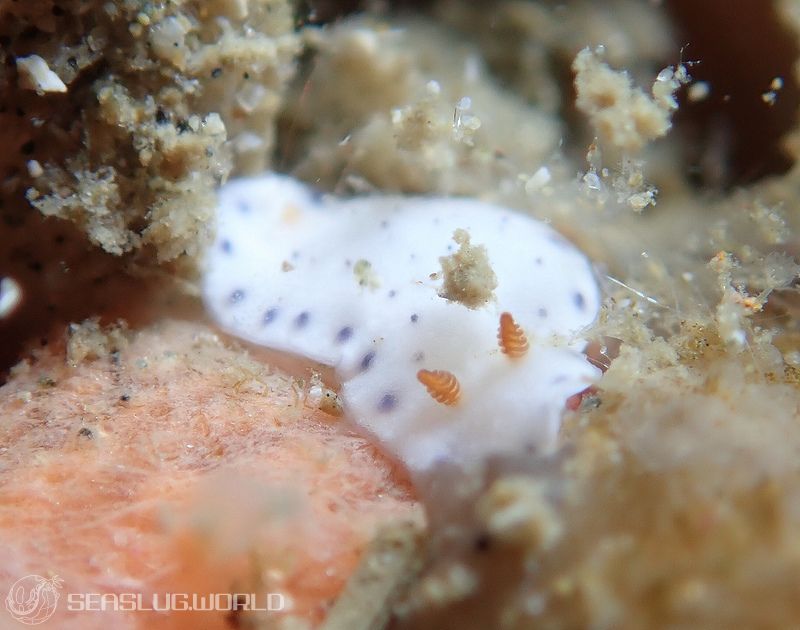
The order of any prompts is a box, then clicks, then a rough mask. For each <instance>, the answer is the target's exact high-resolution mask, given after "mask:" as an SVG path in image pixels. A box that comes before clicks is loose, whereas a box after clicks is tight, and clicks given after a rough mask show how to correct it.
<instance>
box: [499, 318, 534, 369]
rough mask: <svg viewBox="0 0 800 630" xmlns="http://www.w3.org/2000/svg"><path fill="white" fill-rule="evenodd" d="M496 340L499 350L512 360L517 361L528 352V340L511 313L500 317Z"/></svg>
mask: <svg viewBox="0 0 800 630" xmlns="http://www.w3.org/2000/svg"><path fill="white" fill-rule="evenodd" d="M497 340H498V341H499V342H500V349H501V350H502V351H503V353H504V354H507V355H508V356H510V357H511V358H512V359H518V358H519V357H522V356H524V355H525V353H526V352H527V351H528V338H527V337H526V336H525V331H523V330H522V328H520V327H519V325H518V324H517V322H515V321H514V318H513V317H511V313H503V314H502V315H500V328H499V329H498V331H497Z"/></svg>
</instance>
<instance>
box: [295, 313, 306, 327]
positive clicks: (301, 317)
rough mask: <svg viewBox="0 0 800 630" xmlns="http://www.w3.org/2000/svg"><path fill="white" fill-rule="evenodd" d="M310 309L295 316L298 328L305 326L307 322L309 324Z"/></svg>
mask: <svg viewBox="0 0 800 630" xmlns="http://www.w3.org/2000/svg"><path fill="white" fill-rule="evenodd" d="M309 317H310V316H309V314H308V311H303V312H302V313H300V314H299V315H298V316H297V317H295V318H294V325H295V326H296V327H297V328H303V327H304V326H305V325H306V324H308V319H309Z"/></svg>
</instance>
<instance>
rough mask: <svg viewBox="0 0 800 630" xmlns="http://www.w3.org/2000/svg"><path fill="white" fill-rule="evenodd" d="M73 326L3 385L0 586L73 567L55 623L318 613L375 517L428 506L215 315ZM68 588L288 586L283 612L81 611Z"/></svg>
mask: <svg viewBox="0 0 800 630" xmlns="http://www.w3.org/2000/svg"><path fill="white" fill-rule="evenodd" d="M73 333H74V334H73V336H72V338H70V339H68V340H67V341H66V343H58V344H53V345H51V346H49V347H46V348H43V349H41V350H37V351H36V352H35V353H34V354H33V355H32V358H30V359H28V360H27V361H26V362H23V363H22V364H20V365H19V366H17V368H16V369H15V370H14V372H13V374H12V377H11V379H10V380H9V382H8V383H7V384H6V385H5V386H3V387H2V388H0V409H1V410H2V414H3V416H4V418H3V422H2V424H0V505H2V506H3V507H2V509H0V539H2V541H3V544H2V545H0V584H2V585H5V584H11V583H13V582H14V580H16V579H18V578H20V577H22V576H25V575H28V574H37V575H41V576H43V577H45V578H51V577H53V576H54V575H58V576H60V577H61V578H62V579H63V580H64V583H63V586H62V587H61V591H60V595H61V598H60V601H59V603H58V607H57V610H56V613H55V615H54V616H53V617H52V618H51V619H50V620H49V621H48V622H47V623H46V624H44V626H43V627H58V628H95V627H96V628H100V627H103V628H107V627H114V628H139V627H142V628H143V627H148V628H150V627H160V628H183V627H187V628H188V627H192V628H195V627H203V628H230V627H237V626H240V625H243V624H240V623H239V621H243V620H244V617H245V616H247V615H250V616H251V617H252V619H249V620H248V621H249V622H255V623H256V625H257V626H258V627H274V626H273V625H272V622H278V621H280V619H279V618H280V617H283V618H284V620H286V619H285V618H286V617H287V616H293V617H295V618H296V619H297V621H298V622H300V623H301V625H300V626H298V627H303V626H305V625H306V624H308V623H309V622H310V624H312V625H313V624H316V623H317V622H319V621H320V620H321V619H323V618H324V617H325V614H326V611H327V610H328V609H329V607H330V606H331V605H332V603H333V602H334V601H335V600H336V597H337V595H338V594H339V593H340V591H341V589H342V588H343V586H344V584H345V582H346V580H347V578H348V577H349V575H350V574H351V573H352V571H353V570H354V568H355V567H356V565H357V564H358V562H359V559H360V556H361V554H362V552H363V550H364V548H365V545H366V544H367V543H368V542H369V540H370V539H371V538H372V537H374V535H375V532H376V531H377V529H378V528H379V527H380V526H381V525H383V524H386V523H388V522H390V521H394V522H397V520H398V519H407V518H413V517H414V516H415V515H416V514H418V507H417V504H416V502H415V500H414V498H413V496H412V495H411V493H410V490H409V488H408V486H407V485H406V483H405V481H404V480H402V479H399V477H398V476H397V475H396V471H395V470H394V469H393V468H392V466H391V464H389V463H387V462H386V461H384V460H383V459H382V458H381V457H380V455H379V454H377V453H376V452H375V451H374V449H373V448H372V447H371V446H370V445H368V444H367V443H366V442H365V441H364V440H363V439H362V438H361V437H358V436H355V435H352V434H349V433H348V432H346V431H344V430H342V428H341V427H339V426H337V425H336V420H335V419H333V418H331V417H330V416H325V415H324V414H322V413H321V412H319V411H316V410H312V409H309V408H308V407H307V406H305V405H304V402H303V388H302V385H301V383H300V382H299V381H298V380H297V379H294V378H292V377H289V376H286V375H284V374H282V373H278V372H275V371H271V370H270V369H269V368H268V367H265V365H264V364H262V363H258V362H255V361H252V360H250V359H249V358H248V357H247V355H246V353H243V352H241V351H240V350H234V349H231V348H228V347H226V345H225V344H224V343H223V342H222V341H221V340H220V339H219V338H218V337H217V336H216V335H215V334H213V333H212V332H211V331H210V330H209V329H207V328H205V327H204V326H202V325H200V324H195V323H191V324H190V323H186V322H180V321H175V320H167V321H164V322H162V323H161V324H159V325H158V326H155V327H149V328H144V329H143V330H141V331H139V332H136V333H129V332H124V331H122V332H119V331H118V332H116V333H114V334H109V335H105V333H104V332H103V331H100V330H99V329H97V328H96V327H95V329H92V328H91V326H89V328H88V332H87V330H84V329H74V330H73ZM76 359H77V360H78V363H77V365H74V366H73V365H70V361H75V360H76ZM70 593H72V594H73V595H72V598H73V602H74V601H76V600H75V595H74V594H75V593H116V594H120V593H142V594H143V596H144V601H145V602H150V601H151V597H152V595H153V594H158V595H159V596H160V597H162V599H161V600H159V601H161V602H163V594H164V593H198V594H208V593H256V601H257V602H258V605H259V606H263V605H264V604H265V600H263V599H262V600H261V601H260V602H259V600H258V598H259V597H264V596H265V594H266V593H278V594H280V595H281V596H282V597H283V598H284V601H285V603H286V607H285V610H284V611H283V612H280V613H278V612H272V613H257V614H255V615H254V614H252V613H247V612H246V611H240V612H238V613H230V612H191V613H190V612H173V613H163V612H142V611H136V612H114V611H107V612H85V611H84V612H77V611H71V610H68V608H69V606H68V594H70ZM0 595H2V597H5V586H3V592H2V593H1V594H0ZM161 605H163V604H161ZM72 607H73V608H74V607H75V606H74V605H73V606H72ZM258 615H261V617H259V616H258ZM237 616H239V617H241V619H237V618H236V617H237ZM15 624H16V622H13V621H12V620H11V618H10V616H9V615H7V613H6V611H5V610H0V627H6V625H8V626H9V627H10V626H14V627H19V626H17V625H15ZM293 627H295V626H293Z"/></svg>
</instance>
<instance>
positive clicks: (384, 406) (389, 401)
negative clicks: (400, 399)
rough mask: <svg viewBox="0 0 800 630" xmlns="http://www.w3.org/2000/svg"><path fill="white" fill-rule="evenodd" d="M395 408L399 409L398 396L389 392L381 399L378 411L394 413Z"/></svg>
mask: <svg viewBox="0 0 800 630" xmlns="http://www.w3.org/2000/svg"><path fill="white" fill-rule="evenodd" d="M395 407H397V396H395V395H394V394H392V393H391V392H387V393H385V394H384V395H383V396H381V399H380V401H379V402H378V411H381V412H383V413H387V412H389V411H392V410H393V409H394V408H395Z"/></svg>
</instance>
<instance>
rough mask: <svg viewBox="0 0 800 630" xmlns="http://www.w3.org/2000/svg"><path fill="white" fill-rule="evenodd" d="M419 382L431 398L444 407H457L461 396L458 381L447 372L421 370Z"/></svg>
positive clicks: (418, 376) (418, 373)
mask: <svg viewBox="0 0 800 630" xmlns="http://www.w3.org/2000/svg"><path fill="white" fill-rule="evenodd" d="M417 380H418V381H419V382H420V383H422V384H423V385H424V386H425V387H426V388H427V390H428V393H429V394H430V395H431V398H433V399H434V400H435V401H436V402H440V403H442V404H443V405H455V404H456V403H457V402H458V399H459V397H460V396H461V385H460V384H459V382H458V379H457V378H456V377H455V375H454V374H453V373H452V372H448V371H447V370H420V371H419V372H417Z"/></svg>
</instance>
